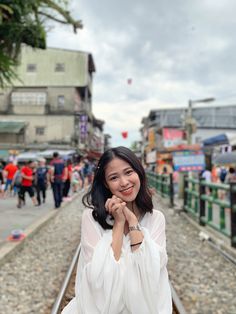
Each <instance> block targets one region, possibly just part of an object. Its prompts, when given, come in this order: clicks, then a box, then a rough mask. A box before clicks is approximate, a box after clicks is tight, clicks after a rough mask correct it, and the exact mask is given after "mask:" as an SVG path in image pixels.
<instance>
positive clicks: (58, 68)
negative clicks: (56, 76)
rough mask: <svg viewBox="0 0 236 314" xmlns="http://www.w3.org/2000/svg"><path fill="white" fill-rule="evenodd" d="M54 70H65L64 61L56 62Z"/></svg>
mask: <svg viewBox="0 0 236 314" xmlns="http://www.w3.org/2000/svg"><path fill="white" fill-rule="evenodd" d="M55 72H65V64H64V63H56V65H55Z"/></svg>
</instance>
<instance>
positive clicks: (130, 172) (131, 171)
mask: <svg viewBox="0 0 236 314" xmlns="http://www.w3.org/2000/svg"><path fill="white" fill-rule="evenodd" d="M133 172H134V171H133V170H128V171H127V172H126V174H127V175H130V174H132V173H133Z"/></svg>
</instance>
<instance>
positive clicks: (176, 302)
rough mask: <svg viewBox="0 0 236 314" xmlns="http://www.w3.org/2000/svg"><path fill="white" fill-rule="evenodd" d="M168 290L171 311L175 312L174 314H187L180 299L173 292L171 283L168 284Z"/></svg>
mask: <svg viewBox="0 0 236 314" xmlns="http://www.w3.org/2000/svg"><path fill="white" fill-rule="evenodd" d="M170 289H171V295H172V303H173V311H175V313H178V314H187V312H186V310H185V309H184V306H183V304H182V302H181V301H180V298H179V297H178V294H177V292H176V291H175V289H174V287H173V286H172V284H171V283H170Z"/></svg>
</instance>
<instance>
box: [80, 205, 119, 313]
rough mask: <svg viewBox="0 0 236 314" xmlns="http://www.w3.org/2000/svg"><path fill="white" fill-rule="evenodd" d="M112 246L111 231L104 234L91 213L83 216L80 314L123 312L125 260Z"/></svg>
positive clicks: (88, 212)
mask: <svg viewBox="0 0 236 314" xmlns="http://www.w3.org/2000/svg"><path fill="white" fill-rule="evenodd" d="M111 243H112V233H111V231H110V230H108V231H105V232H103V233H102V232H101V230H100V228H99V227H98V224H97V223H96V222H95V221H94V220H93V217H92V215H91V211H89V210H86V211H85V212H84V213H83V216H82V230H81V255H80V257H79V263H78V269H77V278H76V285H75V295H76V299H77V300H78V301H79V302H77V303H78V309H79V311H78V312H79V313H80V314H82V313H83V314H85V313H86V314H87V313H88V314H91V313H94V314H95V313H119V311H117V309H118V310H120V311H121V310H122V300H121V295H122V291H123V290H122V288H123V287H122V282H123V280H122V277H123V272H122V267H120V263H121V260H120V261H116V260H115V258H114V254H113V250H112V248H111ZM111 300H112V302H111Z"/></svg>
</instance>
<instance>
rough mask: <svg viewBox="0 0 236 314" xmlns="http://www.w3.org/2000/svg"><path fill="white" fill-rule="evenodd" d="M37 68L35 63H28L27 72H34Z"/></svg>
mask: <svg viewBox="0 0 236 314" xmlns="http://www.w3.org/2000/svg"><path fill="white" fill-rule="evenodd" d="M36 70H37V66H36V64H35V63H28V64H27V72H31V73H32V72H36Z"/></svg>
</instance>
